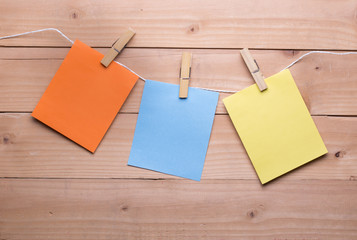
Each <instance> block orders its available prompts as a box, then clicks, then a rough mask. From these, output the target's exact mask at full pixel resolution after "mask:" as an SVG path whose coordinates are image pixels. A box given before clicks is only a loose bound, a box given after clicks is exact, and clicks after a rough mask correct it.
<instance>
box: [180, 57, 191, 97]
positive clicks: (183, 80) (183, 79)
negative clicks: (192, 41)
mask: <svg viewBox="0 0 357 240" xmlns="http://www.w3.org/2000/svg"><path fill="white" fill-rule="evenodd" d="M191 63H192V54H191V53H190V52H184V53H182V60H181V70H180V92H179V97H180V98H187V95H188V84H189V81H190V77H191Z"/></svg>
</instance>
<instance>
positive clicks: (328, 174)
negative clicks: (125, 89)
mask: <svg viewBox="0 0 357 240" xmlns="http://www.w3.org/2000/svg"><path fill="white" fill-rule="evenodd" d="M136 119H137V114H119V115H118V116H117V118H116V119H115V121H114V123H113V125H112V126H111V127H110V129H109V131H108V133H107V135H106V136H105V137H104V139H103V141H102V143H101V144H100V145H99V147H98V150H97V151H96V152H95V154H91V153H89V152H87V151H86V150H84V149H83V148H81V147H80V146H78V145H76V144H74V143H73V142H72V141H70V140H68V139H66V138H65V137H63V136H62V135H61V134H59V133H57V132H55V131H53V130H52V129H50V128H48V127H47V126H45V125H44V124H42V123H40V122H38V121H36V120H35V119H33V118H31V116H30V114H27V113H24V114H19V113H13V114H10V113H8V114H0V177H41V178H51V177H55V178H67V177H69V178H174V177H172V176H170V175H166V174H161V173H156V172H153V171H148V170H143V169H139V168H135V167H130V166H127V161H128V158H129V153H130V149H131V143H132V140H133V136H134V131H135V125H136ZM314 121H315V122H316V125H317V127H318V129H319V131H320V134H321V136H322V138H323V140H324V142H325V144H326V146H327V149H328V150H329V154H327V155H325V156H324V157H322V158H320V159H318V160H315V161H314V162H311V163H309V164H307V165H305V166H303V167H301V168H300V169H298V170H296V171H293V172H291V173H289V174H287V175H286V176H284V178H286V179H340V180H349V179H355V178H357V175H356V173H357V165H356V161H357V118H350V117H346V118H344V117H314ZM202 178H203V179H254V180H255V181H256V182H257V184H258V183H259V181H258V179H257V176H256V174H255V171H254V169H253V167H252V165H251V162H250V160H249V158H248V156H247V154H246V152H245V150H244V148H243V146H242V143H241V141H240V140H239V137H238V134H237V133H236V131H235V129H234V127H233V124H232V122H231V120H230V119H229V116H227V115H216V117H215V120H214V125H213V130H212V135H211V139H210V143H209V147H208V153H207V157H206V162H205V167H204V171H203V176H202Z"/></svg>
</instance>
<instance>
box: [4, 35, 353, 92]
mask: <svg viewBox="0 0 357 240" xmlns="http://www.w3.org/2000/svg"><path fill="white" fill-rule="evenodd" d="M44 31H56V32H58V33H59V34H61V36H62V37H64V38H65V39H66V40H68V41H69V42H70V43H71V44H73V43H74V41H72V40H71V39H70V38H69V37H67V36H66V35H65V34H64V33H62V32H61V31H60V30H58V29H57V28H44V29H39V30H35V31H29V32H24V33H19V34H13V35H8V36H4V37H0V40H1V39H7V38H13V37H19V36H23V35H27V34H31V33H38V32H44ZM313 53H322V54H332V55H340V56H341V55H349V54H357V52H342V53H341V52H329V51H310V52H307V53H305V54H303V55H302V56H300V57H299V58H298V59H296V60H295V61H293V62H292V63H290V64H289V65H288V66H286V67H285V68H283V69H282V70H281V71H283V70H285V69H288V68H290V67H292V66H293V65H295V64H296V63H297V62H299V61H301V59H303V58H304V57H306V56H308V55H310V54H313ZM114 62H116V63H118V64H119V65H121V66H123V67H124V68H126V69H128V70H129V71H130V72H132V73H134V74H135V75H137V76H138V77H139V78H140V79H141V80H143V81H146V79H145V78H143V77H142V76H140V75H139V74H137V73H136V72H134V71H133V70H131V69H130V68H129V67H127V66H125V65H124V64H122V63H120V62H117V61H114ZM200 88H201V89H204V90H208V91H214V92H221V93H236V92H237V91H229V90H220V89H211V88H202V87H200Z"/></svg>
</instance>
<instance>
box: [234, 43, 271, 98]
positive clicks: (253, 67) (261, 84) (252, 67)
mask: <svg viewBox="0 0 357 240" xmlns="http://www.w3.org/2000/svg"><path fill="white" fill-rule="evenodd" d="M240 54H241V55H242V57H243V60H244V62H245V64H246V65H247V67H248V69H249V71H250V74H252V76H253V78H254V81H255V82H256V84H257V85H258V88H259V90H260V91H261V92H262V91H264V90H265V89H267V88H268V86H267V84H266V83H265V81H264V76H263V74H262V73H261V72H260V69H259V66H258V63H257V61H255V59H254V58H253V57H252V55H250V52H249V50H248V49H247V48H244V49H243V50H241V51H240Z"/></svg>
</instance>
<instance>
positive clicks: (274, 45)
mask: <svg viewBox="0 0 357 240" xmlns="http://www.w3.org/2000/svg"><path fill="white" fill-rule="evenodd" d="M0 23H1V25H0V36H4V35H8V34H15V33H19V32H25V31H30V30H36V29H41V28H47V27H55V28H59V29H60V30H62V31H63V32H64V33H65V34H66V35H68V36H69V37H70V38H71V39H79V40H81V41H83V42H85V43H86V44H88V45H90V46H92V47H95V48H96V49H97V50H98V51H100V52H105V51H106V50H107V47H108V46H110V45H111V44H112V42H113V41H114V40H116V38H117V37H118V35H119V34H120V32H122V31H124V30H125V29H126V28H127V27H132V28H133V29H135V30H136V32H137V34H136V36H135V37H134V39H133V40H132V41H131V42H130V44H129V45H128V47H127V48H126V49H125V50H124V51H123V53H122V54H120V56H119V57H118V59H117V60H119V61H120V62H122V63H124V64H126V65H127V66H129V67H130V68H132V69H134V70H135V71H136V72H137V73H139V74H140V75H142V76H144V77H145V78H148V79H154V80H158V81H162V82H169V83H178V73H179V67H180V61H181V53H182V51H183V50H185V51H191V52H192V53H193V66H192V81H191V86H195V87H205V88H213V89H225V90H241V89H243V88H245V87H247V86H249V85H251V84H252V83H253V79H252V78H251V76H250V74H249V72H248V71H247V69H246V67H245V65H244V63H243V61H242V59H241V57H240V55H239V50H240V49H241V48H243V47H249V48H252V49H253V50H252V51H251V52H252V55H253V56H254V57H255V58H256V60H257V62H258V63H259V65H260V68H261V70H262V72H263V73H264V75H265V76H270V75H272V74H274V73H276V72H278V71H280V70H282V69H283V68H284V67H285V66H287V65H288V64H289V63H291V62H292V61H293V60H295V59H296V58H298V57H299V56H301V55H302V54H304V53H306V52H307V51H309V50H331V51H335V52H337V51H342V52H345V51H356V50H357V2H356V1H355V0H331V1H323V0H300V1H293V0H271V1H264V0H253V1H243V0H237V1H229V0H221V1H217V0H205V1H203V0H197V1H189V0H182V1H172V0H165V1H164V0H160V1H140V0H131V1H114V0H101V1H94V0H82V1H73V0H71V1H69V0H65V1H59V0H57V1H39V0H27V1H24V0H20V1H10V0H0ZM69 47H70V44H69V43H68V42H67V41H66V40H65V39H63V38H62V37H61V36H60V35H59V34H58V33H56V32H43V33H38V34H33V35H27V36H23V37H18V38H13V39H6V40H0V239H1V240H5V239H6V240H10V239H289V240H292V239H301V240H302V239H357V205H356V199H357V94H356V92H357V68H356V62H357V55H348V56H332V55H322V54H315V55H310V56H309V57H307V58H305V59H304V60H303V61H301V62H299V63H298V64H296V65H295V66H293V67H292V68H291V72H292V74H293V76H294V78H295V81H296V83H297V85H298V87H299V89H300V91H301V94H302V96H303V98H304V100H305V103H306V105H307V106H308V108H309V110H310V112H311V114H312V115H313V119H314V121H315V123H316V125H317V128H318V129H319V131H320V133H321V136H322V138H323V140H324V142H325V144H326V146H327V148H328V150H329V153H328V154H327V155H325V156H324V157H321V158H319V159H317V160H315V161H314V162H312V163H309V164H307V165H305V166H303V167H301V168H299V169H298V170H296V171H293V172H291V173H289V174H286V175H285V176H283V177H281V178H279V179H277V180H275V181H273V182H271V183H269V184H267V185H265V186H262V185H261V184H260V183H259V180H258V178H257V176H256V174H255V171H254V169H253V167H252V165H251V163H250V160H249V158H248V157H247V154H246V152H245V150H244V148H243V146H242V144H241V141H240V139H239V137H238V135H237V133H236V131H235V130H234V127H233V125H232V123H231V121H230V119H229V116H228V115H227V112H226V110H225V108H224V106H223V104H222V99H223V98H224V97H226V96H228V95H229V94H220V100H219V104H218V107H217V112H216V117H215V120H214V125H213V130H212V135H211V140H210V144H209V148H208V153H207V157H206V163H205V168H204V172H203V176H202V180H201V182H194V181H189V180H184V179H181V178H177V177H173V176H169V175H164V174H160V173H156V172H152V171H146V170H143V169H138V168H133V167H128V166H126V163H127V159H128V156H129V152H130V148H131V142H132V139H133V134H134V131H135V125H136V119H137V114H138V110H139V105H140V101H141V95H142V90H143V86H144V82H142V81H139V82H138V83H137V84H136V86H135V87H134V90H133V92H132V93H131V94H130V96H129V98H128V100H127V101H126V103H125V105H124V106H123V108H122V109H121V111H120V113H119V114H118V116H117V118H116V119H115V121H114V123H113V125H112V126H111V128H110V129H109V131H108V133H107V134H106V136H105V138H104V140H103V141H102V143H101V144H100V146H99V148H98V150H97V152H96V153H95V154H91V153H89V152H87V151H85V150H84V149H82V148H81V147H79V146H78V145H76V144H74V143H73V142H71V141H69V140H67V139H66V138H65V137H63V136H62V135H60V134H58V133H56V132H54V131H52V130H51V129H50V128H48V127H46V126H45V125H43V124H41V123H39V122H38V121H36V120H34V119H33V118H31V116H30V113H31V111H32V110H33V109H34V107H35V105H36V104H37V102H38V100H39V98H40V97H41V95H42V93H43V92H44V90H45V89H46V87H47V85H48V84H49V82H50V81H51V78H52V77H53V75H54V74H55V72H56V70H57V69H58V67H59V66H60V64H61V62H62V60H63V58H64V57H65V55H66V53H67V52H68V50H69Z"/></svg>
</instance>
